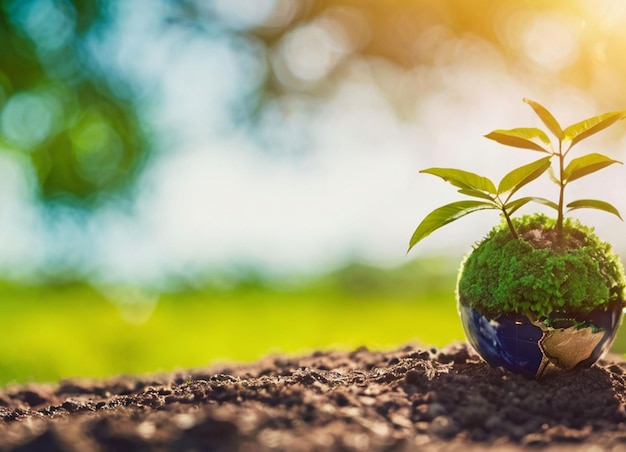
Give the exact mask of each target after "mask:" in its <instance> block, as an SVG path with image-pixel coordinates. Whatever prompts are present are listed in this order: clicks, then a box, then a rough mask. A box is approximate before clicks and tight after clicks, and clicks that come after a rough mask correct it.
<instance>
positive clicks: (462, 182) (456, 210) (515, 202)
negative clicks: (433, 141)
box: [409, 99, 626, 250]
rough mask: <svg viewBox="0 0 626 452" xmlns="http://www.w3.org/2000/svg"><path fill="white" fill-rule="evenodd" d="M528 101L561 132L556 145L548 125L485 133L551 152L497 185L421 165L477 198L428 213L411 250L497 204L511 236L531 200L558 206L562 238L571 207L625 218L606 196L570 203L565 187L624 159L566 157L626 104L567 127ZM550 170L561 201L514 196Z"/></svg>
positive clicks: (555, 132) (554, 130)
mask: <svg viewBox="0 0 626 452" xmlns="http://www.w3.org/2000/svg"><path fill="white" fill-rule="evenodd" d="M524 102H526V103H527V104H528V105H530V106H531V108H532V109H533V110H534V111H535V113H536V114H537V116H539V118H540V119H541V121H542V122H543V123H544V124H545V126H546V127H547V128H548V130H549V131H550V132H551V133H552V134H553V135H554V136H555V137H556V140H557V141H556V145H553V143H552V142H551V141H550V139H549V138H548V135H547V134H546V133H545V132H544V131H543V130H541V129H538V128H535V127H521V128H515V129H510V130H502V129H498V130H494V131H493V132H491V133H489V134H487V135H485V137H486V138H489V139H491V140H494V141H497V142H498V143H500V144H504V145H506V146H511V147H515V148H522V149H528V150H531V151H538V152H541V153H544V154H547V155H546V156H545V157H543V158H541V159H539V160H537V161H535V162H532V163H529V164H527V165H524V166H521V167H519V168H516V169H514V170H512V171H511V172H509V173H508V174H506V175H505V176H504V177H503V178H502V180H501V181H500V183H499V184H498V186H497V187H496V185H495V184H494V183H493V182H492V181H491V180H490V179H488V178H486V177H483V176H479V175H478V174H475V173H470V172H468V171H464V170H460V169H454V168H429V169H425V170H422V171H420V172H421V173H427V174H433V175H435V176H438V177H440V178H442V179H443V180H444V181H446V182H450V183H451V184H452V185H454V186H455V187H457V188H458V189H459V190H458V192H459V193H461V194H463V195H466V196H469V197H471V198H474V199H472V200H465V201H457V202H453V203H450V204H446V205H445V206H442V207H439V208H437V209H435V210H433V211H432V212H431V213H429V214H428V215H427V216H426V217H425V218H424V219H423V220H422V222H421V223H420V224H419V226H418V227H417V229H416V230H415V232H414V233H413V236H412V237H411V240H410V242H409V250H411V248H413V246H415V245H416V244H417V243H418V242H419V241H421V240H422V239H423V238H424V237H426V236H428V235H430V233H432V232H433V231H435V230H437V229H439V228H440V227H442V226H444V225H446V224H448V223H451V222H453V221H455V220H458V219H459V218H461V217H464V216H465V215H468V214H470V213H472V212H476V211H479V210H486V209H494V210H499V211H500V212H501V214H502V216H503V217H504V218H505V220H506V222H507V225H508V227H509V231H510V233H511V236H512V237H513V238H514V239H515V238H517V232H516V231H515V227H514V226H513V223H512V222H511V215H513V213H514V212H515V211H517V210H518V209H519V208H520V207H522V206H524V205H525V204H527V203H529V202H531V201H533V202H537V203H540V204H544V205H547V206H549V207H552V208H554V209H555V210H556V211H557V221H556V226H555V232H556V236H557V240H559V241H562V240H563V218H564V213H566V212H570V211H572V210H575V209H581V208H591V209H598V210H603V211H605V212H609V213H612V214H614V215H616V216H617V217H619V218H620V219H622V217H621V216H620V214H619V212H618V210H617V209H616V208H615V207H614V206H613V205H611V204H610V203H608V202H606V201H601V200H597V199H579V200H576V201H572V202H569V203H568V204H567V205H565V197H564V192H565V187H566V186H567V185H568V184H569V183H570V182H573V181H575V180H577V179H580V178H581V177H583V176H587V175H589V174H591V173H595V172H596V171H598V170H601V169H602V168H605V167H607V166H609V165H612V164H614V163H622V162H619V161H617V160H613V159H611V158H609V157H607V156H606V155H603V154H598V153H592V154H587V155H584V156H582V157H577V158H573V159H570V160H569V163H567V162H566V157H567V156H568V154H569V152H570V150H571V149H572V147H574V145H575V144H577V143H579V142H580V141H582V140H584V139H585V138H588V137H590V136H591V135H594V134H595V133H597V132H600V131H601V130H604V129H605V128H607V127H609V126H610V125H612V124H614V123H615V122H617V121H618V120H620V119H623V118H625V117H626V110H623V111H616V112H611V113H605V114H603V115H599V116H594V117H592V118H589V119H585V120H584V121H581V122H578V123H576V124H573V125H571V126H569V127H566V128H565V129H563V128H561V126H560V125H559V123H558V121H557V120H556V119H555V118H554V116H552V114H551V113H550V112H549V111H548V110H547V109H546V108H545V107H543V106H542V105H540V104H539V103H537V102H534V101H532V100H530V99H524ZM553 158H554V159H555V160H556V162H557V163H556V170H555V169H553V167H552V160H553ZM546 171H548V172H549V175H550V179H551V180H552V181H553V182H554V183H555V184H557V185H558V187H559V195H558V202H556V203H555V202H553V201H550V200H548V199H546V198H541V197H535V196H528V197H523V198H518V199H512V196H513V195H514V194H515V193H516V192H517V191H518V190H519V189H520V188H522V187H523V186H525V185H526V184H528V183H530V182H532V181H533V180H535V179H537V178H538V177H539V176H541V175H542V174H543V173H545V172H546ZM565 208H567V210H565Z"/></svg>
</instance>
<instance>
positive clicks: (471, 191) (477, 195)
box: [459, 188, 495, 202]
mask: <svg viewBox="0 0 626 452" xmlns="http://www.w3.org/2000/svg"><path fill="white" fill-rule="evenodd" d="M459 193H461V194H462V195H467V196H472V197H474V198H480V199H487V200H489V201H491V202H495V200H494V199H493V197H492V196H491V195H489V194H487V193H485V192H483V191H480V190H474V189H473V188H462V189H460V190H459Z"/></svg>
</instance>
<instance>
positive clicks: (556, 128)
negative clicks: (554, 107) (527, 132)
mask: <svg viewBox="0 0 626 452" xmlns="http://www.w3.org/2000/svg"><path fill="white" fill-rule="evenodd" d="M524 102H526V103H527V104H528V105H530V106H531V107H532V109H533V110H535V113H537V116H539V118H540V119H541V120H542V121H543V123H544V124H545V125H546V127H547V128H548V129H549V130H550V132H552V133H553V134H554V135H555V136H556V137H557V138H558V139H559V140H562V139H563V129H562V128H561V125H560V124H559V122H558V121H557V120H556V119H555V117H554V116H552V113H550V112H549V111H548V109H547V108H545V107H544V106H542V105H541V104H539V102H535V101H534V100H530V99H526V98H524Z"/></svg>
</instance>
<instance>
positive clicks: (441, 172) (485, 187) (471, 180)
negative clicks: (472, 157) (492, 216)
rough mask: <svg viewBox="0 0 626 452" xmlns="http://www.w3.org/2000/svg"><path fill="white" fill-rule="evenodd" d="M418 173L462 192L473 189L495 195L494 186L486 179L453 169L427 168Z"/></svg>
mask: <svg viewBox="0 0 626 452" xmlns="http://www.w3.org/2000/svg"><path fill="white" fill-rule="evenodd" d="M420 173H426V174H432V175H434V176H438V177H441V178H442V179H443V180H445V181H446V182H450V183H451V184H452V185H454V186H455V187H459V188H462V189H464V190H467V189H473V190H480V191H483V192H487V193H491V194H494V195H495V194H496V186H495V185H494V183H493V182H491V180H489V179H487V178H486V177H483V176H479V175H478V174H475V173H470V172H469V171H463V170H460V169H455V168H428V169H425V170H422V171H420Z"/></svg>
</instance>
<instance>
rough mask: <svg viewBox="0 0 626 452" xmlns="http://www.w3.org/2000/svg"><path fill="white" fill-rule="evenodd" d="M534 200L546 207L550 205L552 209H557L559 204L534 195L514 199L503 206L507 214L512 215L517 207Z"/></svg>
mask: <svg viewBox="0 0 626 452" xmlns="http://www.w3.org/2000/svg"><path fill="white" fill-rule="evenodd" d="M531 201H532V202H536V203H539V204H543V205H545V206H548V207H552V208H553V209H554V210H559V206H558V205H557V203H555V202H552V201H550V200H549V199H545V198H538V197H536V196H527V197H524V198H520V199H516V200H515V201H511V202H509V203H507V204H506V205H505V206H504V209H505V210H506V212H507V213H508V214H509V215H513V213H515V211H516V210H517V209H519V208H520V207H522V206H524V205H526V204H528V203H529V202H531Z"/></svg>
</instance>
